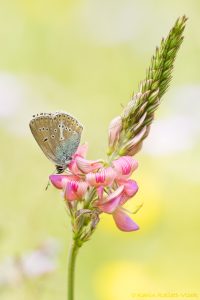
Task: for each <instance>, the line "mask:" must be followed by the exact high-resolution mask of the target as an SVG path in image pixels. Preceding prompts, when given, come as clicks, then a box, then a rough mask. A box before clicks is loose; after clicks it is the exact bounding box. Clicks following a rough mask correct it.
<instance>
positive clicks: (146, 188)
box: [101, 172, 162, 233]
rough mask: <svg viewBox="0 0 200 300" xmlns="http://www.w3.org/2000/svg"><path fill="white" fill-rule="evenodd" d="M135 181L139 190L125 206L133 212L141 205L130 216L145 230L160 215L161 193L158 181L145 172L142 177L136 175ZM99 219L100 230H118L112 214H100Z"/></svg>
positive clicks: (151, 225) (157, 220)
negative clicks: (134, 212)
mask: <svg viewBox="0 0 200 300" xmlns="http://www.w3.org/2000/svg"><path fill="white" fill-rule="evenodd" d="M144 178H145V181H144ZM134 179H135V178H134ZM136 181H137V183H138V185H139V191H138V193H137V195H136V196H135V197H133V198H132V199H130V200H129V201H128V202H127V204H126V205H125V208H127V209H128V210H130V211H132V212H133V211H135V210H136V209H137V207H138V206H140V205H142V207H141V209H139V211H138V212H137V213H136V214H131V215H130V216H131V218H132V219H133V220H134V221H136V223H137V224H138V225H139V226H140V229H141V230H142V232H146V231H148V230H150V229H151V228H152V227H153V226H155V225H156V224H158V222H159V219H160V218H161V217H162V193H161V190H160V188H159V183H158V182H157V181H156V180H155V178H153V177H152V176H150V174H148V173H146V172H145V174H143V178H139V177H138V178H137V179H136ZM101 219H102V221H101V228H102V230H106V231H108V230H110V231H112V232H113V233H117V232H118V231H119V229H116V230H115V227H116V226H115V223H114V220H113V218H112V215H108V214H102V216H101Z"/></svg>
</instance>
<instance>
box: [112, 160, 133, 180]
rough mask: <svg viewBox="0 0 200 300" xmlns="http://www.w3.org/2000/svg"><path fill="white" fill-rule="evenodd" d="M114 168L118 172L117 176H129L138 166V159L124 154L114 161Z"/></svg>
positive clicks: (120, 177)
mask: <svg viewBox="0 0 200 300" xmlns="http://www.w3.org/2000/svg"><path fill="white" fill-rule="evenodd" d="M112 163H113V167H114V170H115V171H116V173H117V178H119V179H122V178H128V177H130V175H131V174H132V172H133V171H135V170H136V169H137V167H138V162H137V160H135V159H133V158H132V157H131V156H122V157H120V158H118V159H116V160H114V161H113V162H112Z"/></svg>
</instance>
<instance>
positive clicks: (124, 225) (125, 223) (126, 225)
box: [113, 208, 139, 232]
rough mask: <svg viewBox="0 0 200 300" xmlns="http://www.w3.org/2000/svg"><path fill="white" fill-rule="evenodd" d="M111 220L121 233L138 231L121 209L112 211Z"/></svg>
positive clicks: (137, 227)
mask: <svg viewBox="0 0 200 300" xmlns="http://www.w3.org/2000/svg"><path fill="white" fill-rule="evenodd" d="M113 219H114V221H115V224H116V225H117V227H118V228H119V229H120V230H121V231H126V232H129V231H136V230H138V229H139V226H138V225H137V224H136V223H135V222H134V221H133V220H132V219H131V218H130V217H129V216H128V215H127V214H126V213H125V212H124V211H123V210H122V209H121V208H118V209H116V210H115V211H114V213H113Z"/></svg>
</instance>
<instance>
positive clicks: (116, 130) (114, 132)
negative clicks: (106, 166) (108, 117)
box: [108, 116, 122, 149]
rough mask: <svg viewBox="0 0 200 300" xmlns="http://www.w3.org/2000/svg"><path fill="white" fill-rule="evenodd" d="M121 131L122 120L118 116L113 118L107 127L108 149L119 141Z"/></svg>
mask: <svg viewBox="0 0 200 300" xmlns="http://www.w3.org/2000/svg"><path fill="white" fill-rule="evenodd" d="M121 129H122V118H121V116H118V117H116V118H114V119H113V120H112V121H111V123H110V125H109V137H108V143H109V147H110V148H111V149H112V148H113V147H114V145H115V144H116V143H117V141H118V139H119V134H120V131H121Z"/></svg>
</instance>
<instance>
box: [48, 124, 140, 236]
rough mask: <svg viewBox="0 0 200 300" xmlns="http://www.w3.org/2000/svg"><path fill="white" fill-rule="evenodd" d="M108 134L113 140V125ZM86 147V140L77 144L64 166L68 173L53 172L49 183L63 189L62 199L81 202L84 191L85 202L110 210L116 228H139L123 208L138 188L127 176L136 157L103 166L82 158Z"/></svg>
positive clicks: (124, 158)
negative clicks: (67, 164)
mask: <svg viewBox="0 0 200 300" xmlns="http://www.w3.org/2000/svg"><path fill="white" fill-rule="evenodd" d="M115 122H117V124H118V125H119V120H118V121H117V120H113V124H114V123H115ZM119 128H120V126H118V130H119ZM112 130H113V131H112ZM110 134H111V136H110V138H111V142H113V143H114V139H116V138H117V130H116V128H115V129H114V127H113V128H112V127H111V132H110ZM112 134H113V136H112ZM87 149H88V147H87V145H86V144H83V145H81V146H79V147H78V149H77V151H76V152H75V153H74V155H73V156H72V161H71V163H70V164H69V166H68V172H70V174H53V175H51V176H50V177H49V179H50V181H51V183H52V184H53V185H54V186H55V187H56V188H57V189H61V190H63V194H64V198H65V200H66V201H79V200H83V202H81V203H84V198H85V195H86V192H87V191H88V194H87V195H88V196H87V197H88V198H87V201H88V200H89V202H88V203H94V206H93V209H95V208H97V207H98V211H99V210H100V211H101V212H104V213H107V214H111V215H112V217H113V219H114V221H115V223H116V226H117V227H118V228H119V229H120V230H122V231H134V230H137V229H139V227H138V225H137V224H136V223H135V222H134V221H133V220H132V219H131V218H130V217H129V215H128V214H127V212H126V210H125V209H124V208H123V205H124V204H125V203H126V202H127V201H128V200H130V199H131V198H132V197H133V196H134V195H135V194H136V193H137V191H138V185H137V183H136V182H135V181H134V180H132V179H129V177H130V176H131V175H132V173H133V171H134V170H135V169H136V168H137V167H138V163H137V161H136V160H135V159H133V158H132V157H131V156H122V157H120V158H118V159H116V160H114V161H112V164H111V165H110V166H108V167H104V163H103V161H102V160H87V159H85V155H86V152H87ZM96 197H98V200H96ZM75 207H76V205H75ZM83 207H84V206H83ZM91 209H92V207H91Z"/></svg>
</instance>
